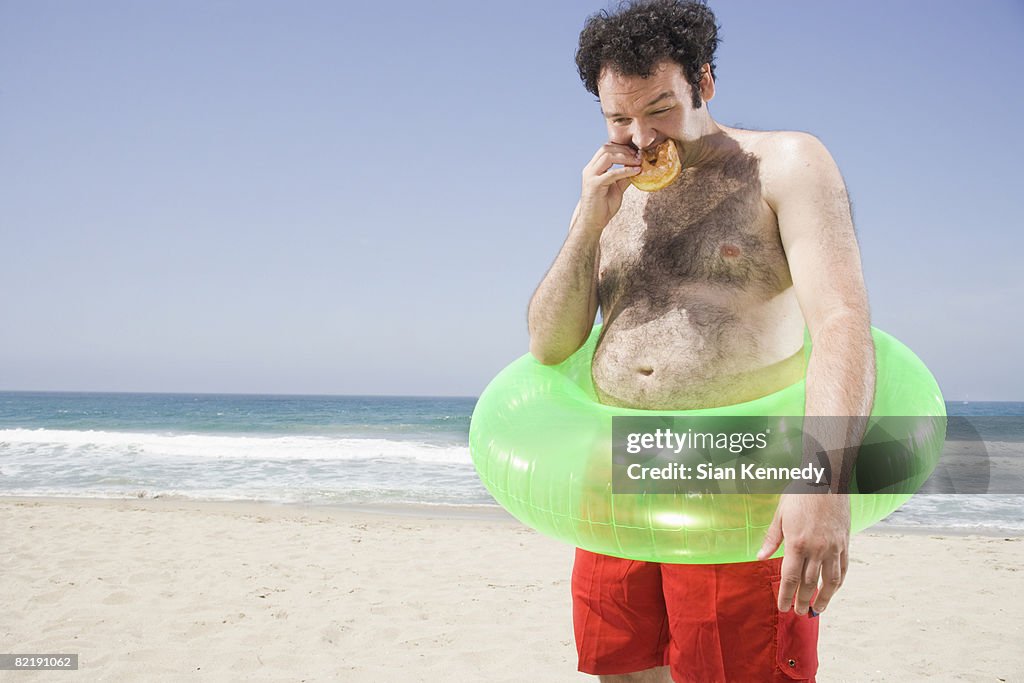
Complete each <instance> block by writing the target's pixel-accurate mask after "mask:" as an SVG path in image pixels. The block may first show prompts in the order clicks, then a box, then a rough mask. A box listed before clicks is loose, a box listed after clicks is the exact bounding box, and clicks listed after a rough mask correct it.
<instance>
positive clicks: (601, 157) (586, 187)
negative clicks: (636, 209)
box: [576, 142, 640, 231]
mask: <svg viewBox="0 0 1024 683" xmlns="http://www.w3.org/2000/svg"><path fill="white" fill-rule="evenodd" d="M614 164H621V165H622V168H612V166H613V165H614ZM639 172H640V152H639V151H638V150H636V149H635V148H633V147H631V146H630V145H619V144H616V143H614V142H608V143H605V144H604V145H602V146H601V148H600V149H599V150H597V154H595V155H594V158H593V159H591V160H590V163H589V164H587V165H586V166H585V167H584V168H583V192H582V193H581V194H580V203H579V206H577V207H576V220H577V221H580V222H582V224H583V225H584V226H585V227H586V228H587V229H589V230H597V231H601V230H604V227H605V226H606V225H608V221H610V220H611V219H612V216H614V215H615V214H616V212H617V211H618V210H619V207H620V206H622V195H623V193H624V192H625V191H626V188H627V187H628V186H629V179H630V178H631V177H633V176H635V175H637V174H638V173H639Z"/></svg>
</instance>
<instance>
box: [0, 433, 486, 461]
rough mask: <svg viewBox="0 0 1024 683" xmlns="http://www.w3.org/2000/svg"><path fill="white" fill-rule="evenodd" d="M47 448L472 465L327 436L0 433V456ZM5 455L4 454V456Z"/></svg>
mask: <svg viewBox="0 0 1024 683" xmlns="http://www.w3.org/2000/svg"><path fill="white" fill-rule="evenodd" d="M49 449H60V450H62V451H64V452H67V451H71V452H74V453H75V454H77V455H82V456H85V455H90V454H92V455H110V456H123V455H132V456H143V457H152V458H190V459H204V458H213V459H247V460H360V459H362V460H365V459H372V458H401V459H410V460H418V461H422V462H436V463H453V464H470V463H471V462H472V460H471V458H470V455H469V448H468V447H467V446H438V445H435V444H429V443H424V442H419V441H399V440H393V439H379V438H355V437H346V438H342V437H330V436H228V435H213V434H152V433H132V432H111V431H94V430H87V431H78V430H69V429H0V454H3V455H29V454H32V455H38V454H39V453H41V452H45V451H46V450H49ZM5 452H6V453H5Z"/></svg>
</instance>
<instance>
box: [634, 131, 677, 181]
mask: <svg viewBox="0 0 1024 683" xmlns="http://www.w3.org/2000/svg"><path fill="white" fill-rule="evenodd" d="M682 170H683V164H682V163H681V162H680V161H679V150H677V149H676V145H675V143H674V142H673V141H672V140H671V139H669V140H665V142H663V143H661V144H660V145H658V146H657V147H655V148H654V149H649V150H645V151H643V152H641V153H640V173H639V174H637V175H635V176H633V177H631V178H630V179H629V182H631V183H633V185H634V187H636V188H637V189H639V190H643V191H644V192H657V191H658V190H663V189H665V188H666V187H668V186H669V185H671V184H672V183H673V181H675V179H676V178H678V177H679V174H680V172H682Z"/></svg>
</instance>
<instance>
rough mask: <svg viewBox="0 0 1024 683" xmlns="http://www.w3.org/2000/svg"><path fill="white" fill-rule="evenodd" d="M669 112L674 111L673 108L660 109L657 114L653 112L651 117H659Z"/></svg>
mask: <svg viewBox="0 0 1024 683" xmlns="http://www.w3.org/2000/svg"><path fill="white" fill-rule="evenodd" d="M669 111H672V107H669V108H668V109H659V110H658V111H656V112H652V113H651V115H652V116H658V115H659V114H664V113H665V112H669Z"/></svg>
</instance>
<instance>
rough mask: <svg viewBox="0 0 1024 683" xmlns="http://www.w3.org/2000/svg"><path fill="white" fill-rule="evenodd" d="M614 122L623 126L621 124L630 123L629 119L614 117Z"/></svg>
mask: <svg viewBox="0 0 1024 683" xmlns="http://www.w3.org/2000/svg"><path fill="white" fill-rule="evenodd" d="M612 123H614V124H615V125H617V126H621V125H624V124H627V123H629V119H613V120H612Z"/></svg>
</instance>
